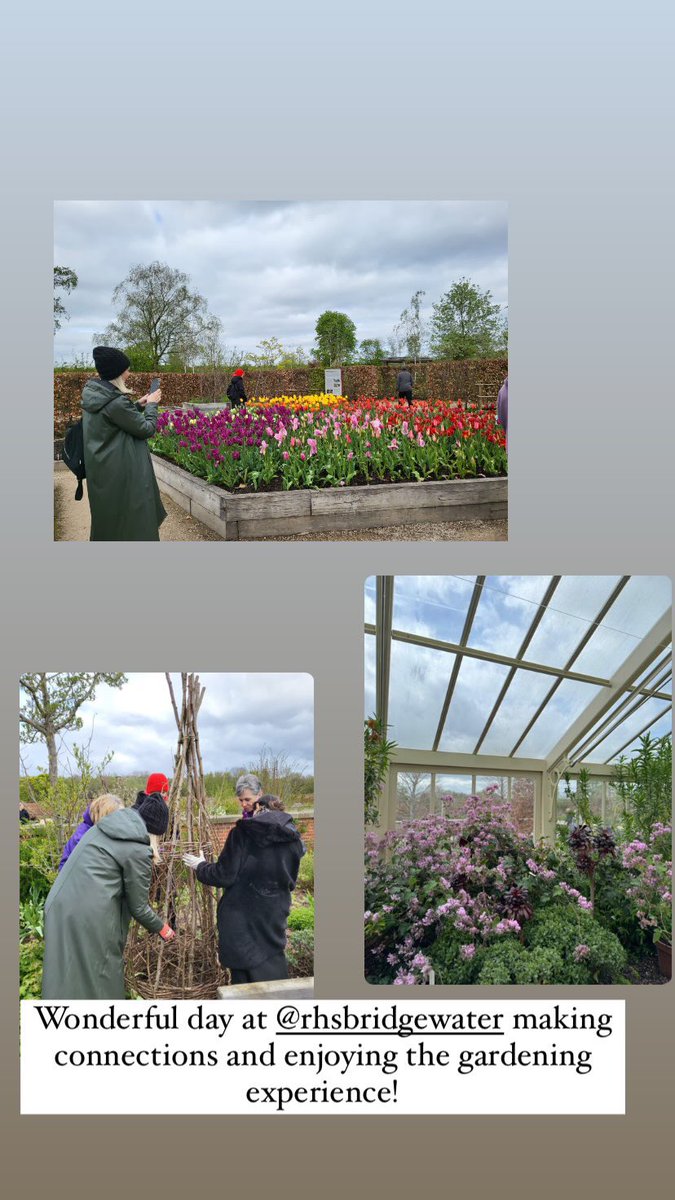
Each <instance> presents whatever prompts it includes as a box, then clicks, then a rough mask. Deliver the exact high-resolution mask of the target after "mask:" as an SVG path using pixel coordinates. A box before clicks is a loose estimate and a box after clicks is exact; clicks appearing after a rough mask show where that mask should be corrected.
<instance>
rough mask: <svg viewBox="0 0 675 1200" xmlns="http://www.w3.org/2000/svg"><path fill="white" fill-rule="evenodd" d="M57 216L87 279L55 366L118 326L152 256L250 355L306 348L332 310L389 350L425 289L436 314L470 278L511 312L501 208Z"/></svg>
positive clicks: (398, 206) (80, 212) (292, 205)
mask: <svg viewBox="0 0 675 1200" xmlns="http://www.w3.org/2000/svg"><path fill="white" fill-rule="evenodd" d="M54 213H55V250H54V263H55V265H57V266H62V267H70V269H71V270H73V271H75V273H76V274H77V276H78V279H79V284H78V287H77V288H76V289H75V291H73V292H71V293H70V295H66V294H62V299H63V301H64V303H65V306H66V310H67V311H68V313H69V314H70V320H69V321H64V323H63V325H62V328H61V329H60V330H59V332H58V333H57V335H56V337H55V339H54V355H55V361H56V362H57V363H58V362H72V361H73V360H74V359H75V358H76V357H79V356H81V355H87V356H88V355H89V354H90V352H91V349H92V345H93V344H94V343H93V340H92V339H93V338H94V337H95V336H96V335H97V334H100V333H101V332H102V331H103V330H104V329H105V328H106V326H107V325H108V324H109V322H110V321H111V320H113V319H114V316H115V311H114V309H113V308H112V306H111V300H112V293H113V290H114V288H115V287H116V286H117V284H118V283H120V282H121V281H122V280H123V279H124V278H125V277H126V275H127V273H128V271H129V269H130V268H131V267H132V266H135V265H136V264H138V263H144V264H147V263H150V262H153V261H154V260H159V261H160V262H163V263H167V264H168V265H169V266H171V267H173V268H178V269H179V270H181V271H185V272H186V273H187V274H188V275H189V276H190V278H191V281H192V285H193V287H194V288H195V289H196V290H197V291H198V292H200V293H201V295H202V296H204V298H205V299H206V300H207V302H208V305H209V311H210V312H212V313H215V314H216V315H217V316H218V317H220V319H221V321H222V323H223V330H224V340H225V342H226V345H227V346H228V348H229V349H232V348H233V347H236V348H238V349H239V350H242V351H247V350H254V349H255V347H256V345H257V344H258V342H260V341H261V339H263V338H270V337H276V338H278V339H279V340H280V341H281V342H282V343H283V344H284V345H285V346H289V347H296V346H302V348H303V349H304V350H305V351H310V350H311V348H312V346H313V344H314V327H315V325H316V320H317V317H319V315H320V314H321V313H322V312H323V311H324V310H325V309H337V310H338V311H340V312H346V313H347V314H348V316H350V317H351V319H352V320H353V321H354V323H355V324H356V331H357V338H358V340H359V341H362V340H363V339H364V338H373V337H377V338H380V340H382V341H383V342H384V343H385V344H386V342H387V339H388V338H389V336H390V334H391V332H392V330H393V327H394V325H395V324H396V323H397V321H398V319H399V317H400V314H401V312H402V310H403V309H404V308H405V307H406V306H407V305H408V304H409V302H410V298H411V296H412V294H413V293H414V292H415V291H417V290H418V289H420V290H422V291H424V292H426V295H425V296H424V298H423V305H424V309H423V315H426V316H430V315H431V305H432V304H433V303H435V302H436V301H438V300H439V298H440V297H441V296H442V295H443V293H445V292H447V291H448V290H449V289H450V287H451V286H452V284H453V283H454V282H455V281H456V280H457V279H459V278H461V277H462V276H467V277H468V278H470V279H471V280H472V281H473V282H474V283H475V284H477V285H478V287H480V288H481V289H488V290H489V291H491V292H492V295H493V298H494V300H495V302H496V303H499V304H501V305H502V306H504V308H505V307H506V304H507V290H506V289H507V257H506V255H507V226H506V204H505V203H502V202H484V201H481V202H476V203H470V202H465V201H461V202H460V201H446V202H437V201H433V202H422V201H398V202H396V201H383V202H380V201H340V202H323V203H314V202H311V203H297V202H294V201H293V202H283V203H273V202H271V201H269V202H267V201H261V202H255V203H253V202H247V203H212V202H196V201H194V202H187V201H186V202H182V201H181V202H177V201H170V202H167V201H145V202H136V201H135V202H118V201H115V202H112V201H111V202H100V201H67V202H59V203H57V204H56V205H55V208H54Z"/></svg>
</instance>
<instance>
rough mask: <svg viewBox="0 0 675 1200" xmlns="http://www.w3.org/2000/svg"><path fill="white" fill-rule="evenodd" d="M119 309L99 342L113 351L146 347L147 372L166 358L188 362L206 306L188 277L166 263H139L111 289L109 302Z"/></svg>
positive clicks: (195, 346)
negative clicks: (115, 347)
mask: <svg viewBox="0 0 675 1200" xmlns="http://www.w3.org/2000/svg"><path fill="white" fill-rule="evenodd" d="M112 303H113V305H115V306H117V307H118V308H119V311H118V313H117V316H116V318H115V320H114V321H113V322H112V324H110V325H109V326H108V327H107V329H106V330H105V332H104V333H103V334H101V335H97V336H100V338H101V340H102V341H105V342H108V343H111V344H113V345H115V344H116V345H119V346H137V345H142V346H148V347H149V348H150V350H151V352H152V368H151V369H152V370H156V369H157V368H158V367H159V366H160V364H161V363H162V362H163V361H165V360H166V359H167V358H168V357H169V356H170V355H171V354H172V353H173V355H174V356H176V355H178V356H179V357H180V359H181V361H183V362H184V361H185V359H186V358H190V357H193V356H194V354H195V352H196V348H197V347H198V345H199V332H200V329H201V327H202V324H203V322H204V321H205V320H207V319H208V312H207V305H206V300H205V299H204V297H203V296H200V295H199V293H198V292H195V291H192V290H191V288H190V276H189V275H186V274H185V272H184V271H177V270H174V268H173V267H169V266H167V264H166V263H161V262H152V263H149V264H147V265H143V264H142V263H139V264H138V265H137V266H135V267H132V268H131V270H130V271H129V274H128V275H127V277H126V279H123V280H122V282H121V283H119V284H118V285H117V287H116V288H115V290H114V292H113V296H112Z"/></svg>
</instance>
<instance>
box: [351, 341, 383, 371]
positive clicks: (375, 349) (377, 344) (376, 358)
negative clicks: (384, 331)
mask: <svg viewBox="0 0 675 1200" xmlns="http://www.w3.org/2000/svg"><path fill="white" fill-rule="evenodd" d="M386 357H387V354H386V351H385V348H384V346H383V345H382V342H381V341H380V339H379V338H364V339H363V341H362V342H360V343H359V359H358V361H359V362H360V363H370V364H372V365H374V366H379V364H380V363H383V362H384V360H385V358H386Z"/></svg>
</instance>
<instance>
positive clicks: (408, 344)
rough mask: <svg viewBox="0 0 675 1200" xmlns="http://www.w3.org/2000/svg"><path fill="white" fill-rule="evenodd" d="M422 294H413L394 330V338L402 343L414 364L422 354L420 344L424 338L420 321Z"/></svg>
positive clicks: (422, 325)
mask: <svg viewBox="0 0 675 1200" xmlns="http://www.w3.org/2000/svg"><path fill="white" fill-rule="evenodd" d="M424 294H425V293H424V292H421V291H417V292H415V293H414V294H413V296H412V297H411V299H410V304H409V305H408V307H407V308H404V309H403V312H402V313H401V316H400V317H399V323H398V325H397V326H396V328H395V330H394V337H395V338H397V339H401V340H402V341H403V344H404V346H405V352H406V354H407V355H408V357H409V358H411V359H412V360H413V362H414V363H416V362H417V359H418V358H419V356H420V354H421V353H422V342H423V339H424V336H425V329H424V322H423V321H422V296H424Z"/></svg>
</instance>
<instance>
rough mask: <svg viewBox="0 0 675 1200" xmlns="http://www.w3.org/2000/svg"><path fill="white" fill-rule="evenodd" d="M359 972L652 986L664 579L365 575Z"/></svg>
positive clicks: (664, 802) (390, 977)
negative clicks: (362, 879) (362, 961)
mask: <svg viewBox="0 0 675 1200" xmlns="http://www.w3.org/2000/svg"><path fill="white" fill-rule="evenodd" d="M364 599H365V672H364V675H365V720H364V822H365V886H364V899H365V912H364V955H365V965H364V970H365V978H366V981H367V982H368V983H370V984H375V985H377V984H399V985H404V986H406V985H416V986H434V985H444V984H445V985H448V984H455V985H471V984H474V985H480V986H485V985H489V984H500V985H503V984H520V985H523V984H529V985H532V984H555V985H561V984H562V985H565V984H568V985H575V986H579V985H586V984H621V985H625V984H634V985H639V984H652V985H655V984H663V983H667V982H668V981H669V980H670V977H671V942H672V894H671V893H672V829H671V818H672V584H671V580H670V579H669V578H668V577H666V576H655V575H649V576H648V575H623V576H618V575H615V576H610V575H553V576H551V575H519V576H502V575H498V576H491V575H478V576H468V575H466V576H465V575H442V576H409V575H400V576H399V575H397V576H377V577H370V578H369V579H367V580H366V584H365V596H364Z"/></svg>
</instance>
